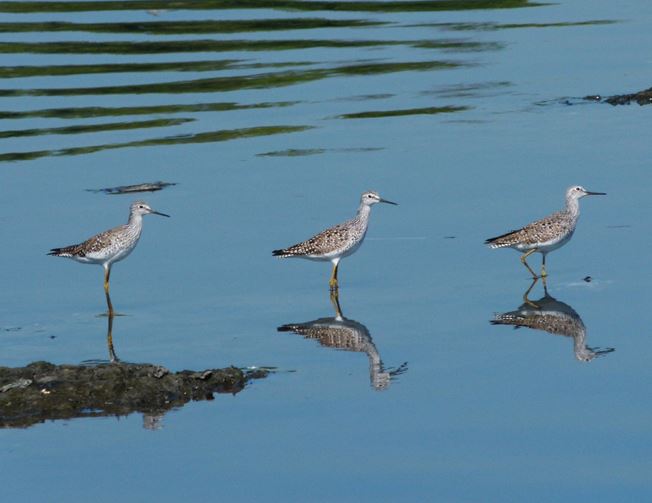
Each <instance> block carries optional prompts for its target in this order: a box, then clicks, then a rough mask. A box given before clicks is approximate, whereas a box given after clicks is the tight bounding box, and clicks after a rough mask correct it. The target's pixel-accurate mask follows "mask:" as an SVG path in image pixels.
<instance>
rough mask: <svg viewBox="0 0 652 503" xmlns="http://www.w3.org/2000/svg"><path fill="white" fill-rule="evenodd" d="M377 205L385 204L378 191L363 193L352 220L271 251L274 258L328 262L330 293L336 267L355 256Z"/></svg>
mask: <svg viewBox="0 0 652 503" xmlns="http://www.w3.org/2000/svg"><path fill="white" fill-rule="evenodd" d="M376 203H387V204H393V205H395V206H397V204H396V203H393V202H392V201H387V200H386V199H383V198H382V197H380V196H379V195H378V193H377V192H373V191H369V192H364V193H363V194H362V197H361V198H360V207H359V208H358V213H357V215H356V216H355V218H352V219H351V220H347V221H346V222H343V223H341V224H338V225H335V226H333V227H330V228H328V229H326V230H325V231H323V232H320V233H319V234H317V235H315V236H313V237H311V238H310V239H308V240H307V241H303V242H301V243H298V244H295V245H294V246H290V247H289V248H285V249H282V250H274V251H273V252H272V255H274V256H275V257H300V258H305V259H309V260H321V261H329V262H331V263H332V264H333V272H332V273H331V278H330V281H329V282H328V284H329V286H330V288H331V290H336V289H337V287H338V284H337V266H338V264H339V263H340V260H341V259H342V258H343V257H348V256H349V255H351V254H352V253H354V252H355V251H356V250H357V249H358V248H359V247H360V245H361V244H362V241H364V238H365V235H366V233H367V227H368V225H369V215H370V213H371V207H372V206H373V205H374V204H376Z"/></svg>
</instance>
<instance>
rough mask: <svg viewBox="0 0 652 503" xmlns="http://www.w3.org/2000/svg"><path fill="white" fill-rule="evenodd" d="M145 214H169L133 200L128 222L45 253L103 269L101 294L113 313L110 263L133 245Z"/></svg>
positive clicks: (140, 229) (138, 237) (121, 257)
mask: <svg viewBox="0 0 652 503" xmlns="http://www.w3.org/2000/svg"><path fill="white" fill-rule="evenodd" d="M149 213H151V214H153V215H160V216H162V217H169V216H170V215H166V214H165V213H160V212H158V211H154V210H153V209H152V208H151V207H150V206H149V205H148V204H147V203H145V202H144V201H136V202H134V203H132V204H131V207H130V211H129V221H128V222H127V223H126V224H125V225H120V226H118V227H114V228H113V229H109V230H108V231H104V232H100V233H99V234H96V235H95V236H93V237H91V238H89V239H87V240H86V241H84V242H83V243H80V244H77V245H71V246H66V247H64V248H52V249H51V250H50V253H48V255H54V256H57V257H66V258H70V259H72V260H74V261H75V262H81V263H82V264H100V265H101V266H102V267H103V268H104V293H105V295H106V303H107V305H108V307H109V316H113V305H112V304H111V297H110V296H109V278H110V276H111V265H113V263H114V262H118V261H119V260H122V259H124V258H126V257H127V256H128V255H129V254H130V253H131V252H132V251H133V249H134V248H135V247H136V245H137V244H138V240H139V239H140V233H141V232H142V230H143V215H147V214H149Z"/></svg>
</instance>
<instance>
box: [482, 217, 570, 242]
mask: <svg viewBox="0 0 652 503" xmlns="http://www.w3.org/2000/svg"><path fill="white" fill-rule="evenodd" d="M571 230H572V222H571V219H570V218H568V214H567V213H566V212H564V211H558V212H557V213H553V214H552V215H549V216H547V217H545V218H542V219H541V220H537V221H536V222H532V223H531V224H529V225H526V226H525V227H523V228H522V229H518V230H515V231H511V232H508V233H506V234H502V235H500V236H496V237H493V238H489V239H487V240H486V241H485V244H488V245H489V246H491V247H492V248H503V247H507V246H514V245H517V244H523V245H534V244H537V243H545V242H546V241H551V240H553V239H555V238H558V237H560V236H563V235H565V234H567V233H568V232H570V231H571Z"/></svg>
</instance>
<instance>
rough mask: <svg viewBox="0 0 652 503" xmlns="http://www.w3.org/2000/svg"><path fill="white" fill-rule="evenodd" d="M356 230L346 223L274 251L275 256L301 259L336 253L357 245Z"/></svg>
mask: <svg viewBox="0 0 652 503" xmlns="http://www.w3.org/2000/svg"><path fill="white" fill-rule="evenodd" d="M356 230H357V228H356V227H355V226H352V225H351V224H350V223H349V222H344V223H341V224H338V225H335V226H333V227H330V228H328V229H326V230H325V231H323V232H320V233H319V234H316V235H315V236H313V237H311V238H310V239H308V240H306V241H303V242H301V243H297V244H295V245H293V246H290V247H289V248H285V249H282V250H274V251H273V254H274V255H276V256H279V257H299V256H310V255H325V254H329V253H336V252H338V251H341V250H342V249H343V248H346V246H347V244H349V243H350V245H351V246H352V245H353V244H355V242H356V238H357V235H356Z"/></svg>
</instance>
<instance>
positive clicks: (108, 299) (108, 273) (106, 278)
mask: <svg viewBox="0 0 652 503" xmlns="http://www.w3.org/2000/svg"><path fill="white" fill-rule="evenodd" d="M110 277H111V267H107V268H106V269H104V295H106V305H107V306H108V307H109V316H113V304H112V303H111V296H110V295H109V278H110Z"/></svg>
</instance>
